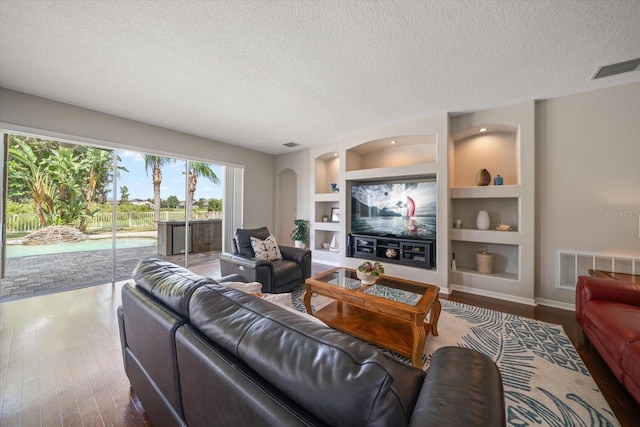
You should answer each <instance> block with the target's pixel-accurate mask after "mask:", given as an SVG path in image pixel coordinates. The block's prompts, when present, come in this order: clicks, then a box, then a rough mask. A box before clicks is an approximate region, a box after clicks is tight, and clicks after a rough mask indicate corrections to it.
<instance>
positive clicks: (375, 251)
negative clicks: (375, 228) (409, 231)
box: [348, 234, 436, 269]
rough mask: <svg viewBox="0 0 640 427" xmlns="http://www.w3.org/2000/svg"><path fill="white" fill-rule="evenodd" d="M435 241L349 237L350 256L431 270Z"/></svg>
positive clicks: (353, 235) (352, 235)
mask: <svg viewBox="0 0 640 427" xmlns="http://www.w3.org/2000/svg"><path fill="white" fill-rule="evenodd" d="M435 244H436V241H435V239H427V240H424V239H410V238H401V237H386V236H369V235H363V234H351V235H349V251H348V256H349V257H351V258H365V259H370V260H375V261H381V262H382V261H384V262H392V263H395V264H402V265H407V266H411V267H419V268H426V269H431V268H433V267H434V266H435Z"/></svg>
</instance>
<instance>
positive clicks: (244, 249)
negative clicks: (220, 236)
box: [235, 227, 271, 258]
mask: <svg viewBox="0 0 640 427" xmlns="http://www.w3.org/2000/svg"><path fill="white" fill-rule="evenodd" d="M270 235H271V233H269V229H268V228H267V227H260V228H238V229H237V230H236V238H235V242H236V246H237V249H238V253H240V254H241V255H244V256H246V257H249V258H254V257H255V256H256V253H255V252H254V251H253V246H251V238H252V237H255V238H256V239H260V240H265V239H266V238H267V237H269V236H270Z"/></svg>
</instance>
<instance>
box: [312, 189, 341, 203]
mask: <svg viewBox="0 0 640 427" xmlns="http://www.w3.org/2000/svg"><path fill="white" fill-rule="evenodd" d="M313 199H314V200H315V201H316V202H338V201H340V192H339V191H333V192H331V193H316V195H315V196H314V197H313Z"/></svg>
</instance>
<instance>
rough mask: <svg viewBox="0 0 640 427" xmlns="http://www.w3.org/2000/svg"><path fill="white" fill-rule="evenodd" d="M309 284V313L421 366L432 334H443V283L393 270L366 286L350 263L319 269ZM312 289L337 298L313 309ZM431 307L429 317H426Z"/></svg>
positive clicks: (305, 301) (307, 290)
mask: <svg viewBox="0 0 640 427" xmlns="http://www.w3.org/2000/svg"><path fill="white" fill-rule="evenodd" d="M305 284H306V289H305V293H304V305H305V307H306V309H307V313H309V314H313V315H314V316H315V317H317V318H318V319H320V320H322V321H323V322H324V323H326V324H327V325H329V326H331V327H332V328H335V329H338V330H340V331H343V332H346V333H348V334H350V335H353V336H355V337H358V338H360V339H363V340H365V341H368V342H370V343H373V344H376V345H379V346H380V347H383V348H386V349H389V350H391V351H394V352H396V353H399V354H401V355H403V356H407V357H410V358H411V363H412V364H413V366H416V367H419V368H420V367H422V353H423V352H424V345H425V343H426V341H427V335H428V334H429V332H431V333H432V334H433V335H434V336H437V335H438V318H439V317H440V310H441V306H440V300H439V299H438V293H439V292H440V288H439V287H438V286H434V285H428V284H426V283H420V282H414V281H411V280H404V279H399V278H396V277H390V276H383V277H382V278H380V279H378V281H377V282H376V283H375V284H374V285H371V286H367V285H363V284H362V282H360V280H358V278H357V276H356V271H355V270H352V269H349V268H335V269H333V270H330V271H327V272H324V273H321V274H318V275H316V276H313V277H310V278H309V279H307V280H306V281H305ZM313 294H318V295H323V296H326V297H329V298H331V299H334V300H335V301H334V302H332V303H330V304H328V305H327V306H326V307H323V308H322V309H320V310H317V311H316V312H315V313H312V310H311V296H312V295H313ZM427 313H430V315H429V322H428V323H426V322H425V321H424V320H425V317H426V315H427Z"/></svg>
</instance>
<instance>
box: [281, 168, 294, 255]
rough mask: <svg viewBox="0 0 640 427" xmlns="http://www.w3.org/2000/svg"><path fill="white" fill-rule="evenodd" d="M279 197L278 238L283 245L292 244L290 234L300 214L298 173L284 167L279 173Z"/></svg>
mask: <svg viewBox="0 0 640 427" xmlns="http://www.w3.org/2000/svg"><path fill="white" fill-rule="evenodd" d="M278 182H279V185H278V191H277V194H278V197H277V201H276V207H277V209H276V230H277V231H276V233H277V234H276V240H277V241H278V242H279V243H280V244H281V245H283V246H291V245H293V242H292V241H291V239H290V237H289V235H290V234H291V231H292V230H293V228H294V225H293V221H294V220H295V219H296V217H297V214H298V174H296V172H295V171H293V170H292V169H284V170H282V171H281V172H280V173H279V174H278Z"/></svg>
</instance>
